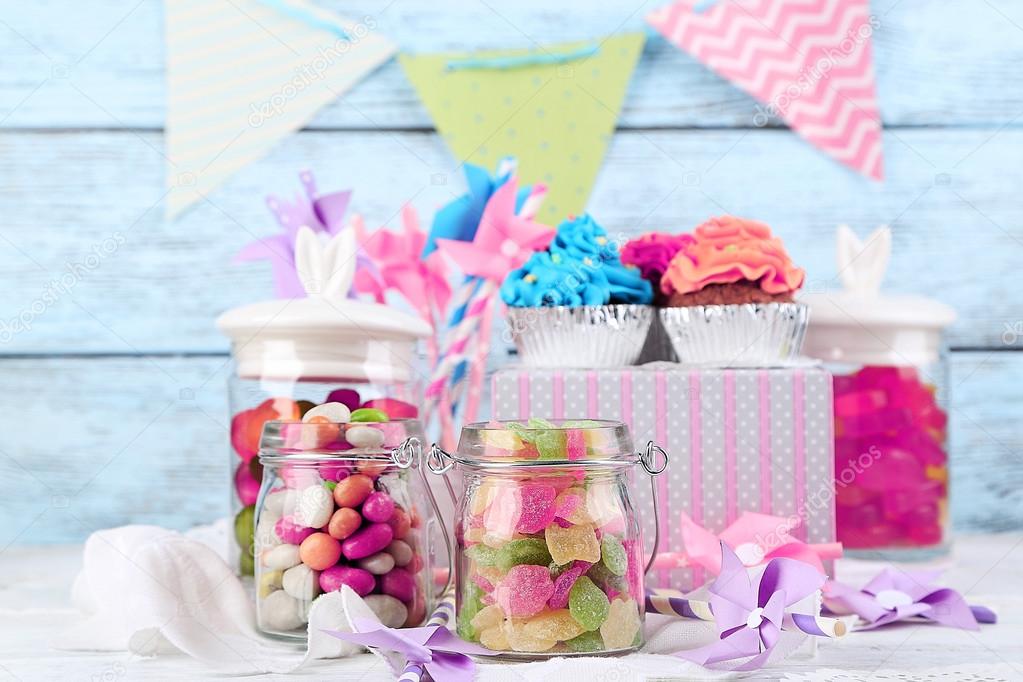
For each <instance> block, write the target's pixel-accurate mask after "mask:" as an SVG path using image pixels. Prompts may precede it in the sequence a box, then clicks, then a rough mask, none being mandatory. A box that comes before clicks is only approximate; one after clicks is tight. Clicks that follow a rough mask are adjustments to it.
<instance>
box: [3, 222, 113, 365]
mask: <svg viewBox="0 0 1023 682" xmlns="http://www.w3.org/2000/svg"><path fill="white" fill-rule="evenodd" d="M126 241H128V238H127V237H125V236H124V234H123V233H121V232H114V233H113V234H111V235H110V236H109V237H107V238H106V239H104V240H103V241H101V242H99V243H98V244H93V245H92V249H91V250H90V251H89V253H88V254H87V255H86V256H85V257H84V258H81V259H79V260H73V261H68V262H67V263H65V264H64V268H63V270H62V272H61V274H60V276H59V277H54V278H53V279H51V280H50V281H49V282H48V283H47V285H46V287H45V288H44V289H43V292H42V293H41V294H40V295H39V296H37V297H36V298H34V299H33V300H32V301H31V302H29V304H28V305H27V306H25V307H24V308H22V309H21V312H19V313H18V314H17V315H15V316H14V317H12V318H10V319H8V320H0V345H6V344H8V343H10V342H11V341H13V340H14V338H15V337H16V336H17V335H18V334H21V333H23V332H27V331H31V329H32V325H33V324H35V321H36V320H37V319H38V318H39V317H41V316H42V315H43V314H44V313H45V312H46V311H47V310H49V309H50V308H52V307H53V306H54V305H56V304H57V302H58V301H60V299H61V298H63V297H64V296H67V295H69V294H70V293H71V292H72V291H74V289H75V287H77V286H78V283H79V282H81V281H82V280H83V279H85V277H86V275H88V274H89V273H90V272H92V271H93V270H95V269H97V268H98V267H99V266H100V265H102V264H103V261H105V260H106V259H107V258H109V257H110V256H112V255H113V254H114V253H116V252H117V250H118V249H119V248H121V245H122V244H124V243H125V242H126Z"/></svg>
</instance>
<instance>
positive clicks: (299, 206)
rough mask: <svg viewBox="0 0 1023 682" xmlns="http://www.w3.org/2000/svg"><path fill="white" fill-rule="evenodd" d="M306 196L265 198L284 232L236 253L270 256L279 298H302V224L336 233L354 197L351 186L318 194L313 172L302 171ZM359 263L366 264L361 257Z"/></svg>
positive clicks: (240, 256) (243, 256) (246, 256)
mask: <svg viewBox="0 0 1023 682" xmlns="http://www.w3.org/2000/svg"><path fill="white" fill-rule="evenodd" d="M298 177H299V179H300V180H301V181H302V186H303V187H304V188H305V196H301V195H298V196H296V197H295V199H294V200H293V201H285V200H283V199H279V198H277V197H275V196H273V195H271V196H268V197H267V199H266V203H267V206H268V207H269V208H270V210H271V211H272V212H273V214H274V215H275V216H276V217H277V222H278V223H280V226H281V227H282V228H283V229H284V231H283V232H281V233H279V234H275V235H273V236H270V237H265V238H263V239H259V240H257V241H254V242H252V243H250V244H247V245H246V246H245V247H244V248H243V249H242V250H241V251H240V252H239V253H238V255H237V256H236V257H235V260H236V261H253V260H269V261H270V267H271V268H272V269H273V278H274V290H275V292H276V293H277V296H278V297H280V298H301V297H304V296H305V295H306V292H305V288H304V287H303V286H302V283H301V282H300V281H299V279H298V273H297V272H296V270H295V239H296V237H297V236H298V229H299V228H300V227H303V226H305V227H308V228H310V229H311V230H313V232H317V233H324V234H327V235H329V236H333V235H335V234H337V233H338V232H340V231H341V229H342V228H343V227H344V217H345V212H346V211H347V210H348V204H349V202H350V201H351V198H352V192H351V190H344V191H341V192H331V193H330V194H319V193H318V192H317V189H316V181H315V180H314V179H313V174H312V172H310V171H308V170H306V171H302V172H301V173H299V176H298ZM359 265H360V267H366V262H365V259H364V258H362V257H361V254H360V258H359Z"/></svg>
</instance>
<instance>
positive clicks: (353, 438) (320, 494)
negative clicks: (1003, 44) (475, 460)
mask: <svg viewBox="0 0 1023 682" xmlns="http://www.w3.org/2000/svg"><path fill="white" fill-rule="evenodd" d="M315 409H316V410H317V412H316V414H314V418H313V419H312V420H306V421H304V422H282V421H272V422H269V423H268V424H267V425H266V427H265V429H264V432H263V437H262V440H261V442H260V449H259V458H260V460H261V461H262V464H263V483H262V486H261V489H260V492H259V499H258V501H257V504H256V514H255V526H256V532H255V572H256V615H257V622H258V625H259V627H260V629H261V630H262V631H263V632H265V633H267V634H271V635H277V636H283V637H296V638H299V637H305V634H306V632H305V627H306V623H307V622H308V620H309V609H310V606H311V605H312V602H313V600H314V599H315V598H316V597H317V596H319V595H320V594H322V593H325V592H332V591H335V590H340V589H341V588H342V587H343V586H345V585H347V586H349V587H351V588H352V589H353V590H354V591H355V592H356V593H358V594H359V595H360V596H362V598H363V599H364V600H365V602H366V604H367V605H368V606H369V607H370V609H372V610H373V611H374V613H375V614H376V615H377V616H378V617H379V618H380V620H381V621H382V622H383V623H384V624H385V625H387V626H388V627H413V626H417V625H421V624H422V622H423V621H424V620H425V617H426V614H427V613H428V612H429V610H431V609H432V608H433V590H432V585H433V583H432V568H431V567H432V565H433V563H434V555H433V551H432V546H431V544H430V537H431V532H435V531H436V530H437V529H438V528H437V523H438V521H437V519H438V518H439V516H438V515H437V514H436V513H435V509H434V510H431V509H429V508H425V502H426V501H427V500H432V499H433V497H432V494H431V493H430V492H429V490H428V488H427V486H426V481H425V480H424V478H423V477H422V475H421V474H420V471H419V468H418V463H419V460H420V448H421V445H420V444H421V443H422V440H423V434H422V426H421V425H420V423H419V422H418V421H416V420H412V419H399V420H392V421H387V422H349V421H347V420H345V419H344V417H345V416H347V415H346V413H347V408H346V407H345V406H344V405H342V404H340V403H328V404H327V405H324V406H321V407H320V408H315ZM311 412H312V411H311ZM316 416H323V417H326V419H323V420H317V419H315V417H316Z"/></svg>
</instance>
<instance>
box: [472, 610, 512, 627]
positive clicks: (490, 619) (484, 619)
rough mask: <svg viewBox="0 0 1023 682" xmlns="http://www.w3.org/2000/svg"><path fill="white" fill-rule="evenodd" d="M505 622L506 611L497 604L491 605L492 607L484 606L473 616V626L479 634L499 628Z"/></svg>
mask: <svg viewBox="0 0 1023 682" xmlns="http://www.w3.org/2000/svg"><path fill="white" fill-rule="evenodd" d="M503 622H504V611H502V610H501V607H500V606H498V605H497V604H491V605H490V606H484V607H483V608H482V609H480V610H479V612H478V613H477V614H476V615H475V616H473V619H472V626H473V628H475V629H476V631H477V632H481V631H483V630H489V629H490V628H499V627H501V624H502V623H503Z"/></svg>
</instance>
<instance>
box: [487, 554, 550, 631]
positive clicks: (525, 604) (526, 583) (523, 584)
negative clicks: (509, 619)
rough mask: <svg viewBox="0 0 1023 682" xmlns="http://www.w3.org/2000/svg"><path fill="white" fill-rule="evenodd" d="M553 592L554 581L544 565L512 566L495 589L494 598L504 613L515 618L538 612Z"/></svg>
mask: <svg viewBox="0 0 1023 682" xmlns="http://www.w3.org/2000/svg"><path fill="white" fill-rule="evenodd" d="M553 593H554V581H553V580H551V573H550V571H549V570H548V569H547V567H546V566H532V565H529V564H519V565H518V566H512V567H511V568H510V569H509V570H508V573H507V574H506V575H505V576H504V578H503V579H502V580H501V582H500V583H499V584H498V585H497V588H496V589H495V595H494V596H495V598H496V601H497V603H498V605H500V607H501V609H502V610H503V611H504V612H505V614H506V615H509V616H514V617H517V618H522V617H529V616H533V615H536V614H537V613H540V611H542V610H543V608H544V606H546V605H547V600H548V599H550V598H551V595H552V594H553Z"/></svg>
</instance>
